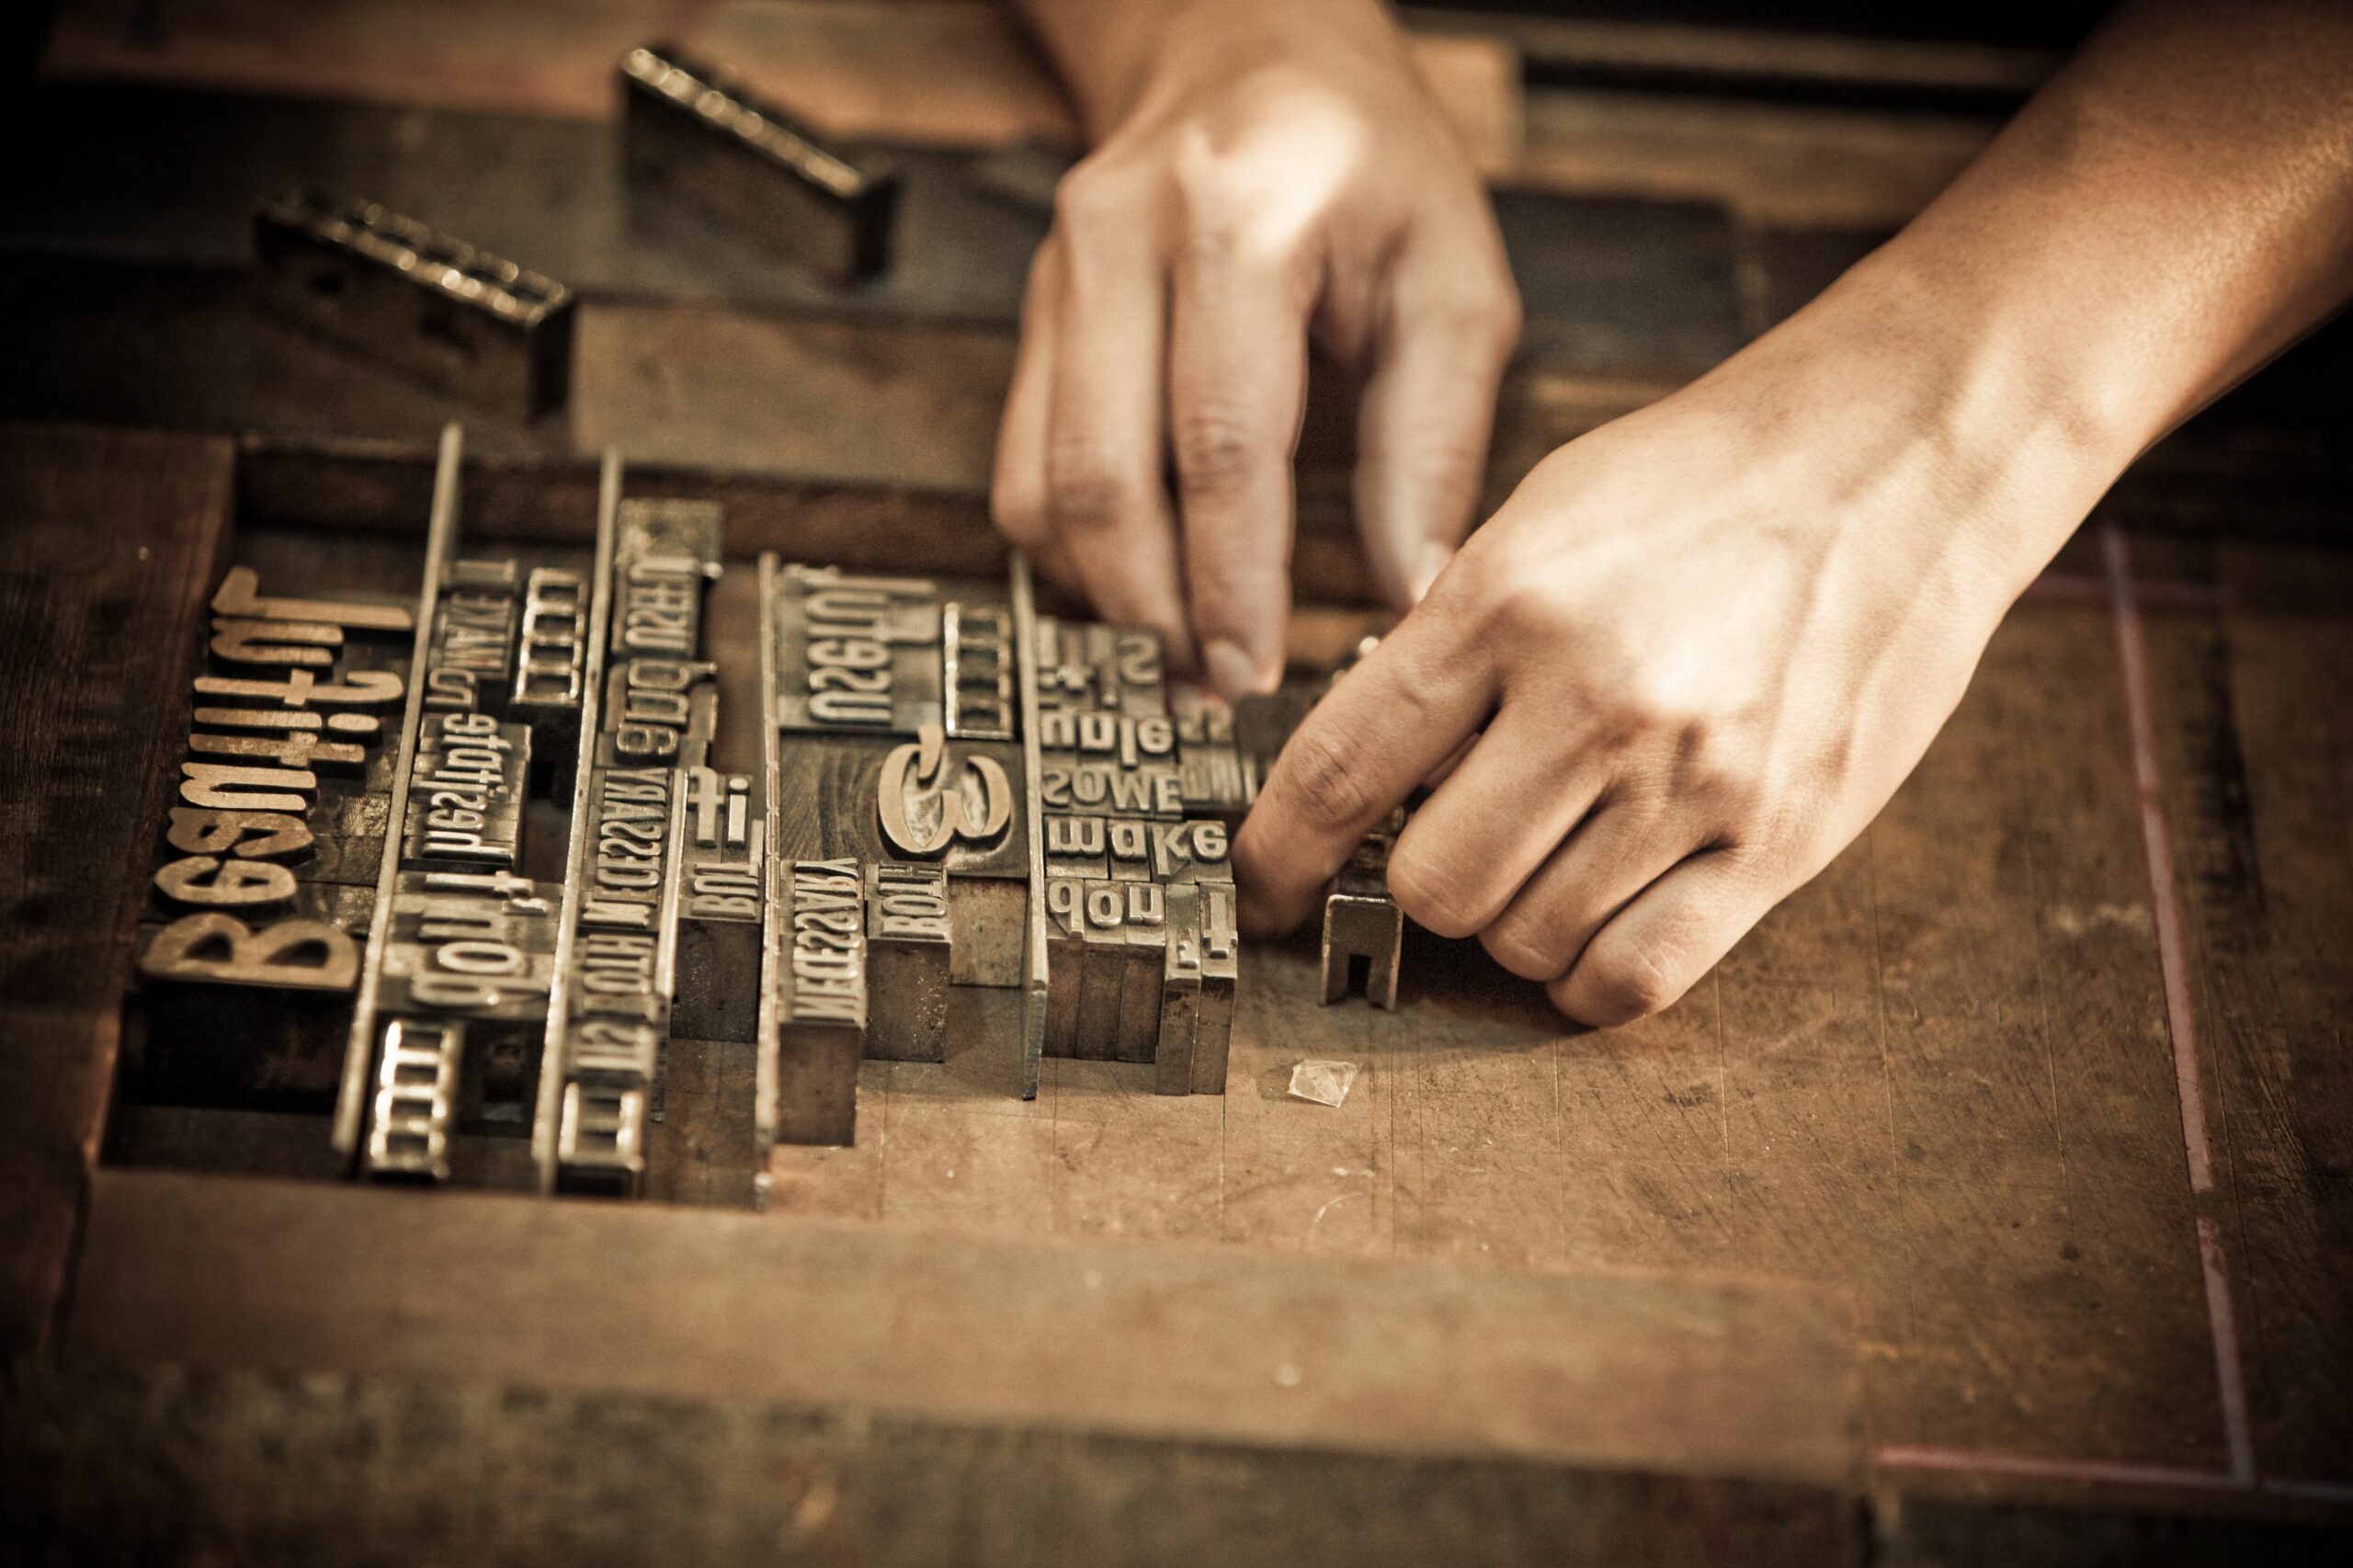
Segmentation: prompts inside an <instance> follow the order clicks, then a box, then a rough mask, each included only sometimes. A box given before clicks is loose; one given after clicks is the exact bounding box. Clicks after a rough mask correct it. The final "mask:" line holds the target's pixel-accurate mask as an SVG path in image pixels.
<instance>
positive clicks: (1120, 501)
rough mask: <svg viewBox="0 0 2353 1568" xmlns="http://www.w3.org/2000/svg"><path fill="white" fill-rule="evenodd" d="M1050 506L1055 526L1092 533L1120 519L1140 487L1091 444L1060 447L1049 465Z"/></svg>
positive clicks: (1050, 455)
mask: <svg viewBox="0 0 2353 1568" xmlns="http://www.w3.org/2000/svg"><path fill="white" fill-rule="evenodd" d="M1046 469H1047V472H1046V482H1047V490H1048V493H1049V494H1048V499H1047V510H1048V512H1049V513H1050V514H1051V517H1052V519H1053V525H1054V527H1055V528H1057V529H1059V530H1062V531H1065V532H1070V533H1092V532H1096V531H1097V530H1100V529H1103V528H1109V527H1111V526H1112V525H1113V524H1115V523H1117V522H1118V521H1119V520H1120V518H1121V517H1124V516H1125V515H1126V514H1127V513H1128V512H1129V511H1130V509H1131V507H1132V506H1134V504H1135V502H1136V500H1137V498H1138V497H1137V487H1136V486H1135V485H1134V484H1133V483H1130V482H1129V481H1128V480H1127V479H1126V478H1125V477H1124V476H1122V475H1121V474H1120V472H1119V470H1118V469H1117V468H1116V467H1115V466H1114V465H1112V464H1111V463H1110V462H1108V461H1107V460H1105V459H1104V458H1103V456H1102V454H1100V453H1099V452H1097V451H1095V450H1094V449H1091V448H1089V449H1075V450H1074V449H1070V448H1067V447H1057V448H1056V449H1054V450H1053V451H1052V452H1051V453H1050V454H1049V457H1048V460H1047V465H1046Z"/></svg>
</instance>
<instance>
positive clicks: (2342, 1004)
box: [2147, 545, 2353, 1483]
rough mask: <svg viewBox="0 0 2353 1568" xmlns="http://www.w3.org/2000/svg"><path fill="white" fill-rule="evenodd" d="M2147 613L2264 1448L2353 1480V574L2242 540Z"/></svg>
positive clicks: (2222, 1209)
mask: <svg viewBox="0 0 2353 1568" xmlns="http://www.w3.org/2000/svg"><path fill="white" fill-rule="evenodd" d="M2217 557H2218V563H2219V566H2220V570H2221V573H2222V584H2223V586H2224V588H2225V590H2226V594H2227V598H2226V601H2225V602H2226V604H2227V607H2228V608H2226V609H2224V610H2223V611H2222V612H2221V613H2220V614H2219V616H2218V615H2216V614H2214V613H2212V612H2197V611H2171V612H2165V613H2162V614H2158V613H2153V614H2151V615H2150V616H2149V617H2148V618H2147V627H2148V642H2149V648H2150V667H2151V676H2152V686H2153V687H2154V692H2155V694H2156V701H2155V709H2156V724H2157V733H2158V735H2159V737H2160V748H2161V749H2160V767H2161V770H2162V776H2163V779H2164V790H2165V794H2164V800H2165V820H2166V822H2167V823H2168V824H2169V825H2170V830H2171V834H2172V840H2173V843H2174V845H2175V846H2176V853H2177V858H2178V867H2179V871H2178V878H2177V881H2178V886H2179V889H2180V895H2181V898H2182V907H2183V914H2184V920H2183V931H2184V937H2185V945H2186V947H2187V949H2188V954H2187V956H2188V961H2189V967H2190V971H2191V973H2190V976H2189V977H2188V978H2189V982H2190V999H2191V1003H2192V1007H2193V1017H2194V1023H2195V1039H2196V1041H2197V1049H2198V1051H2199V1053H2200V1058H2201V1060H2202V1062H2203V1066H2204V1085H2205V1090H2206V1108H2207V1113H2208V1123H2209V1127H2210V1130H2211V1138H2212V1141H2213V1146H2214V1153H2215V1155H2216V1160H2215V1172H2216V1183H2217V1188H2218V1197H2219V1199H2221V1201H2220V1202H2219V1203H2218V1204H2217V1205H2216V1206H2215V1207H2214V1208H2213V1209H2212V1210H2211V1212H2212V1213H2213V1214H2214V1215H2215V1216H2216V1218H2217V1220H2218V1221H2220V1222H2221V1224H2222V1235H2223V1237H2224V1240H2225V1250H2226V1253H2227V1256H2228V1258H2229V1261H2230V1263H2231V1265H2232V1267H2231V1270H2230V1278H2231V1280H2232V1282H2233V1284H2234V1286H2235V1288H2236V1302H2237V1308H2238V1312H2237V1318H2238V1326H2239V1329H2240V1332H2241V1335H2242V1340H2241V1345H2242V1348H2243V1353H2244V1356H2245V1368H2246V1378H2247V1392H2248V1398H2249V1402H2250V1415H2251V1421H2252V1431H2253V1438H2254V1448H2255V1456H2256V1462H2257V1464H2258V1465H2260V1466H2261V1467H2262V1469H2263V1470H2264V1471H2266V1472H2267V1473H2269V1474H2275V1475H2283V1476H2291V1477H2307V1478H2312V1479H2318V1480H2325V1481H2333V1482H2337V1483H2343V1482H2345V1481H2347V1480H2348V1479H2353V1416H2348V1411H2353V1351H2348V1349H2347V1345H2346V1342H2345V1335H2344V1325H2345V1324H2346V1323H2347V1322H2348V1321H2353V1175H2348V1173H2353V1132H2348V1131H2347V1126H2348V1119H2353V1070H2348V1059H2347V1043H2348V1041H2347V1025H2346V1019H2347V1017H2348V1016H2353V971H2349V970H2348V968H2347V963H2346V957H2345V953H2346V938H2347V931H2348V929H2353V804H2349V802H2353V762H2348V747H2353V729H2349V728H2348V720H2347V713H2346V711H2345V708H2344V702H2343V694H2344V693H2346V692H2347V691H2348V690H2353V616H2349V615H2348V614H2347V609H2346V605H2347V602H2348V601H2347V593H2348V591H2353V573H2349V572H2348V569H2347V562H2346V561H2345V560H2344V559H2343V558H2342V556H2341V555H2338V554H2334V553H2330V554H2323V553H2319V552H2313V551H2279V550H2266V549H2258V548H2255V547H2251V546H2243V545H2224V546H2222V547H2220V548H2219V550H2218V551H2217Z"/></svg>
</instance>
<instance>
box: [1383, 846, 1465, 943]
mask: <svg viewBox="0 0 2353 1568" xmlns="http://www.w3.org/2000/svg"><path fill="white" fill-rule="evenodd" d="M1389 896H1390V897H1391V898H1392V899H1394V900H1395V901H1396V903H1397V907H1398V908H1399V909H1401V910H1403V911H1404V913H1405V914H1406V915H1408V916H1409V917H1410V918H1411V919H1412V920H1413V921H1414V923H1415V925H1417V926H1422V927H1423V928H1424V929H1425V930H1429V931H1435V932H1437V933H1438V935H1439V936H1441V937H1467V936H1469V935H1471V933H1472V932H1473V931H1476V930H1477V929H1478V928H1479V927H1480V926H1482V925H1483V924H1484V923H1485V920H1486V917H1487V914H1488V911H1487V909H1486V907H1485V904H1484V903H1483V900H1481V898H1480V897H1479V895H1478V892H1477V890H1475V889H1473V888H1472V887H1470V886H1469V885H1467V884H1466V883H1465V882H1464V881H1463V880H1462V878H1461V877H1460V876H1459V875H1457V874H1456V872H1455V870H1454V869H1452V868H1451V867H1449V865H1448V863H1447V862H1446V861H1445V860H1443V859H1441V858H1433V857H1432V856H1431V855H1430V854H1429V853H1428V852H1427V850H1419V849H1416V848H1415V847H1414V846H1410V845H1409V844H1404V843H1401V844H1399V845H1398V846H1397V848H1396V849H1395V851H1394V852H1392V854H1391V856H1390V858H1389Z"/></svg>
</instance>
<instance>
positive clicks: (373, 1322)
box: [70, 1119, 1859, 1485]
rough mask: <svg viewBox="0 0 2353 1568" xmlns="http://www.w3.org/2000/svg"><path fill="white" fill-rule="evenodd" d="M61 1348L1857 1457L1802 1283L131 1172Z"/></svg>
mask: <svg viewBox="0 0 2353 1568" xmlns="http://www.w3.org/2000/svg"><path fill="white" fill-rule="evenodd" d="M1007 1120H1008V1121H1009V1120H1010V1119H1007ZM527 1325H529V1326H527ZM819 1346H822V1347H824V1351H823V1353H821V1354H813V1353H812V1351H813V1348H814V1347H819ZM70 1353H71V1355H72V1357H73V1358H74V1361H75V1362H76V1363H77V1364H90V1363H97V1364H122V1365H131V1366H141V1365H150V1364H154V1363H158V1362H165V1361H168V1362H174V1363H180V1364H186V1365H190V1366H199V1367H215V1368H225V1367H247V1368H265V1369H313V1370H322V1369H324V1370H337V1371H345V1372H353V1373H359V1374H376V1375H432V1376H435V1377H439V1378H448V1379H455V1380H460V1381H468V1380H481V1381H498V1382H521V1383H532V1384H539V1385H544V1386H554V1387H569V1388H608V1389H629V1390H636V1391H639V1392H658V1393H662V1394H665V1395H670V1396H675V1397H682V1398H771V1399H781V1400H790V1401H800V1402H815V1403H831V1402H850V1403H865V1404H872V1405H877V1406H881V1407H884V1408H892V1409H901V1410H906V1411H911V1412H924V1413H928V1414H930V1415H935V1416H937V1417H939V1418H944V1419H955V1420H962V1421H972V1422H979V1423H983V1424H1007V1425H1021V1424H1040V1425H1044V1426H1051V1427H1054V1428H1057V1429H1063V1430H1096V1431H1108V1432H1124V1433H1128V1434H1131V1435H1136V1436H1143V1437H1194V1438H1199V1439H1205V1440H1211V1441H1219V1442H1244V1443H1251V1444H1263V1445H1273V1446H1278V1447H1307V1448H1324V1447H1329V1448H1333V1449H1340V1450H1358V1451H1367V1450H1369V1451H1375V1452H1386V1453H1418V1454H1441V1453H1446V1454H1458V1455H1487V1456H1510V1457H1516V1458H1520V1459H1527V1460H1540V1461H1543V1462H1549V1463H1563V1464H1574V1465H1589V1466H1602V1467H1637V1468H1640V1467H1654V1468H1658V1469H1662V1470H1671V1471H1682V1472H1689V1473H1697V1474H1712V1475H1721V1474H1744V1475H1753V1476H1764V1477H1776V1478H1781V1479H1790V1480H1803V1481H1807V1482H1812V1483H1821V1484H1825V1485H1837V1484H1843V1483H1848V1482H1850V1481H1851V1480H1852V1479H1853V1478H1854V1476H1855V1475H1856V1473H1857V1470H1856V1467H1857V1464H1858V1461H1859V1450H1858V1449H1857V1443H1858V1439H1859V1432H1858V1427H1857V1423H1856V1420H1855V1414H1856V1413H1855V1396H1856V1382H1855V1371H1854V1364H1853V1348H1852V1343H1851V1340H1850V1338H1849V1336H1848V1333H1847V1325H1846V1323H1845V1321H1844V1317H1843V1314H1842V1313H1841V1312H1839V1311H1838V1310H1837V1308H1836V1304H1835V1301H1832V1300H1831V1299H1829V1298H1827V1297H1825V1296H1824V1295H1823V1294H1822V1293H1820V1292H1816V1291H1812V1290H1803V1289H1797V1288H1783V1287H1778V1286H1772V1285H1767V1284H1761V1283H1750V1282H1736V1281H1722V1282H1706V1283H1697V1282H1694V1283H1681V1282H1671V1281H1667V1280H1664V1279H1654V1278H1636V1277H1628V1276H1594V1277H1543V1276H1534V1275H1521V1274H1512V1273H1506V1272H1503V1271H1479V1272H1475V1273H1472V1274H1465V1273H1462V1272H1460V1271H1455V1270H1448V1269H1440V1268H1424V1267H1399V1266H1394V1265H1386V1264H1369V1263H1355V1262H1348V1261H1343V1260H1337V1259H1318V1260H1314V1261H1313V1262H1308V1261H1302V1260H1298V1259H1292V1258H1287V1257H1282V1256H1272V1255H1264V1254H1256V1253H1251V1252H1245V1251H1240V1250H1236V1249H1230V1248H1199V1247H1182V1246H1176V1245H1165V1244H1135V1243H1128V1244H1091V1245H1073V1244H1048V1243H1041V1242H1037V1241H1013V1240H999V1239H983V1238H981V1237H975V1236H969V1235H951V1234H948V1233H919V1232H916V1231H914V1230H911V1229H902V1228H900V1227H897V1226H890V1225H882V1226H874V1225H843V1224H834V1223H827V1222H824V1221H800V1220H782V1219H778V1218H775V1217H772V1216H771V1217H766V1218H754V1217H750V1216H731V1215H726V1214H721V1213H714V1212H707V1211H704V1212H698V1211H680V1210H669V1211H661V1210H648V1209H642V1208H635V1207H620V1206H600V1205H594V1204H585V1203H561V1202H559V1203H552V1204H550V1203H533V1202H529V1201H525V1200H520V1199H509V1198H502V1197H494V1196H487V1195H470V1194H457V1193H449V1194H436V1195H434V1196H433V1197H432V1198H431V1199H427V1200H423V1201H420V1200H418V1199H417V1197H416V1195H415V1194H407V1193H399V1192H383V1191H373V1190H366V1189H351V1188H332V1187H329V1188H323V1187H309V1186H302V1185H298V1184H288V1183H277V1182H266V1181H250V1180H244V1179H240V1178H235V1177H209V1178H208V1177H191V1176H179V1175H173V1174H168V1173H157V1172H140V1171H119V1170H104V1171H101V1172H100V1173H99V1174H98V1176H97V1182H96V1185H95V1187H94V1191H93V1198H92V1205H91V1218H90V1225H89V1232H88V1238H87V1244H86V1246H85V1252H84V1261H83V1266H82V1269H81V1273H80V1277H79V1280H78V1284H77V1294H76V1302H75V1309H74V1321H73V1337H72V1341H71V1346H70Z"/></svg>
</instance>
